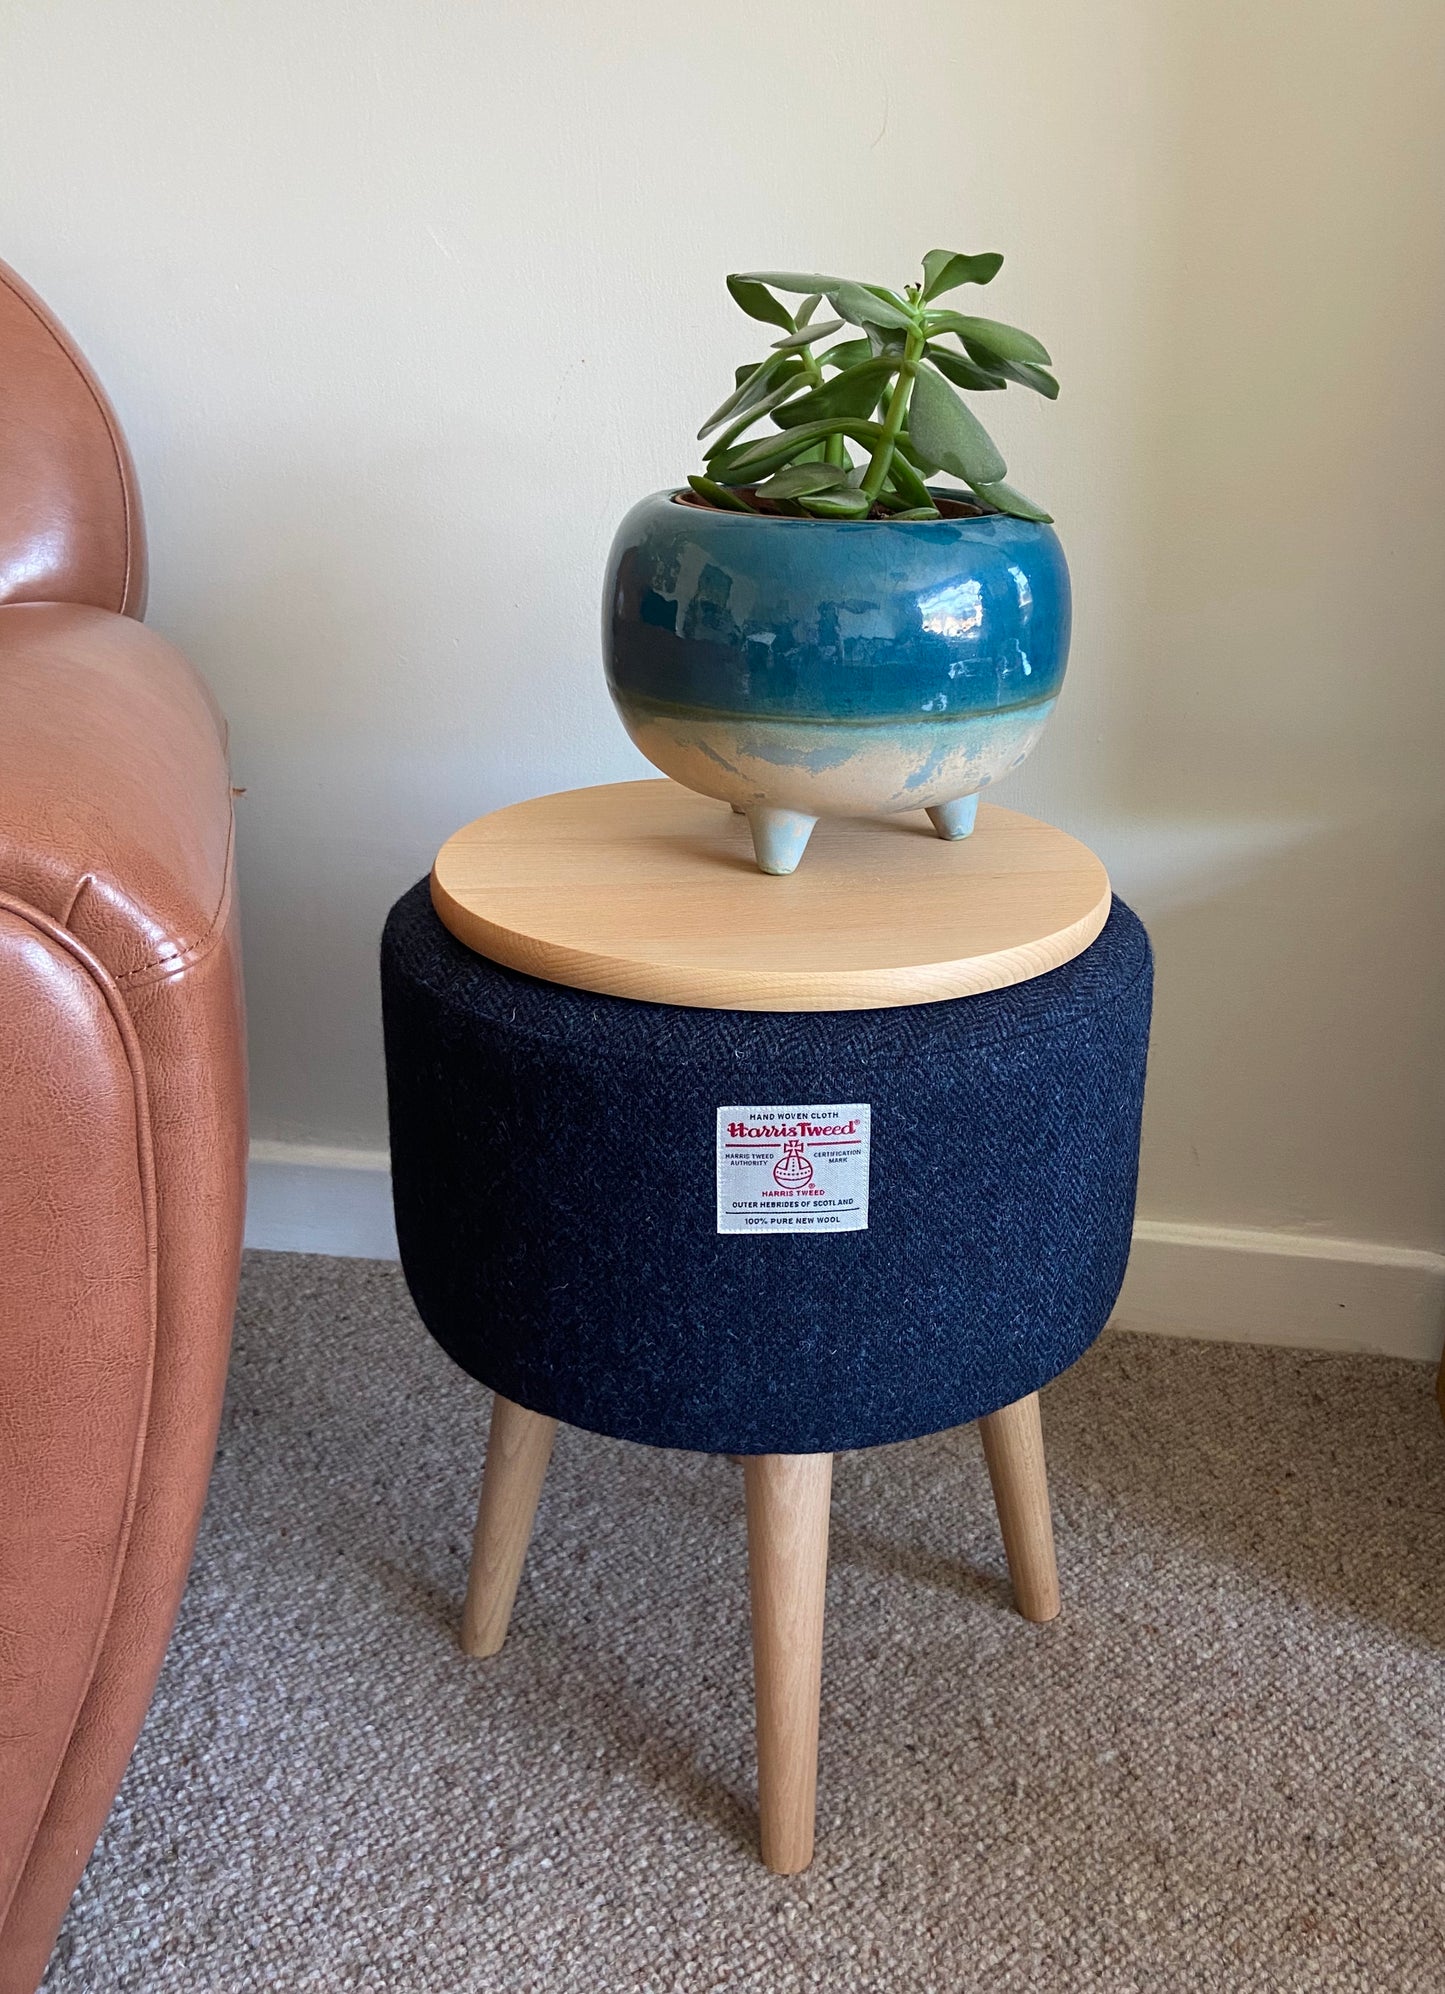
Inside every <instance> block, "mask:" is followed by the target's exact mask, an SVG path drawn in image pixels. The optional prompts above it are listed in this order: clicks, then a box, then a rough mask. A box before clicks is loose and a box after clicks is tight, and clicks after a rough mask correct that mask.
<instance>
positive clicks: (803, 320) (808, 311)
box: [793, 291, 823, 331]
mask: <svg viewBox="0 0 1445 1994" xmlns="http://www.w3.org/2000/svg"><path fill="white" fill-rule="evenodd" d="M822 302H823V294H822V292H821V291H810V292H809V293H808V295H807V297H806V298H804V300H803V302H802V304H800V305H799V307H798V309H797V311H796V312H794V314H793V323H794V325H796V326H797V327H798V329H799V330H800V331H801V330H802V328H803V327H804V326H805V325H806V324H807V323H808V320H809V319H810V318H811V317H812V316H813V314H814V312H815V311H816V310H817V309H818V307H819V305H821V304H822Z"/></svg>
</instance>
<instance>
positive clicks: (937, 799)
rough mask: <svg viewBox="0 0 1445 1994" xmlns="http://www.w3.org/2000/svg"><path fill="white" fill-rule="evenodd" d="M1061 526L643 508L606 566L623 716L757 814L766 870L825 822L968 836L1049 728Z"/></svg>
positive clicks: (996, 517)
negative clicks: (993, 788) (885, 824)
mask: <svg viewBox="0 0 1445 1994" xmlns="http://www.w3.org/2000/svg"><path fill="white" fill-rule="evenodd" d="M1069 607H1070V600H1069V572H1068V568H1067V567H1066V565H1065V562H1064V555H1063V549H1062V548H1061V547H1060V545H1059V540H1058V536H1057V534H1056V533H1055V532H1054V530H1053V528H1052V527H1050V526H1042V525H1037V524H1035V523H1034V522H1032V521H1029V520H1022V519H1011V518H1008V517H1006V516H1005V515H1003V514H1002V513H988V514H985V515H983V516H981V517H976V516H973V517H971V516H965V515H959V516H951V517H946V518H943V519H937V520H927V519H919V520H898V519H880V520H841V519H840V520H823V519H786V518H779V517H777V516H770V515H766V514H754V513H743V512H717V511H713V510H711V509H710V508H708V507H705V506H701V505H692V504H689V503H687V502H685V501H684V500H682V499H680V498H679V497H678V496H677V495H676V494H674V493H672V492H654V493H653V494H652V496H651V497H650V498H645V499H643V500H642V501H641V502H640V504H638V505H635V506H634V507H633V508H632V510H631V512H629V513H628V515H627V517H626V518H625V519H624V520H623V522H622V525H621V526H620V527H619V529H618V532H617V538H616V540H615V541H614V542H613V546H612V554H611V557H610V559H609V562H608V568H607V591H606V597H605V602H604V608H603V619H602V624H603V630H602V634H603V645H604V654H605V658H606V666H607V683H608V687H609V689H610V691H611V694H612V698H613V701H614V703H615V704H616V707H617V710H618V712H619V713H620V714H621V716H622V723H623V725H624V726H625V727H626V729H627V731H628V733H629V734H630V735H631V737H632V739H633V740H634V741H635V742H636V744H637V746H638V747H639V748H640V749H641V750H642V752H643V754H644V755H646V756H647V759H648V760H649V761H650V762H652V763H653V764H654V765H655V766H656V767H657V768H660V769H661V770H662V771H663V773H664V774H665V775H670V776H672V777H674V778H675V780H676V781H678V782H680V783H682V784H683V785H684V786H685V787H686V788H688V789H694V790H698V791H700V792H701V793H702V795H704V796H716V797H717V798H719V800H720V801H722V802H725V803H730V804H732V806H733V807H734V809H736V810H739V811H742V812H743V813H744V814H745V815H746V816H747V818H748V821H749V823H750V825H751V827H752V833H753V845H754V849H755V851H756V853H757V860H758V864H759V866H760V867H761V868H762V870H763V871H764V872H771V873H789V872H792V871H793V869H794V868H795V867H796V865H797V863H798V861H799V859H800V858H801V857H802V856H803V852H804V850H805V849H806V847H807V843H808V837H809V835H810V833H811V831H812V829H813V826H814V824H815V823H816V822H817V820H818V818H819V817H825V816H836V817H860V816H890V815H893V814H895V813H896V812H899V811H903V810H926V811H927V812H928V814H929V816H930V818H931V819H932V821H933V825H934V828H935V829H936V830H937V832H938V834H939V836H940V837H944V838H960V837H966V836H967V835H968V833H969V832H970V831H971V830H972V829H973V820H974V813H975V811H976V810H977V807H978V794H979V792H980V791H981V790H983V789H987V788H988V787H989V786H990V785H991V784H993V783H996V782H997V781H999V779H1000V778H1001V777H1002V776H1005V775H1007V774H1008V773H1009V772H1010V770H1012V769H1016V768H1017V767H1018V765H1019V763H1020V762H1021V761H1022V760H1023V759H1024V757H1025V756H1026V755H1027V754H1028V752H1029V750H1030V749H1031V748H1032V747H1033V745H1034V743H1035V742H1036V741H1037V740H1038V738H1039V736H1040V734H1041V733H1042V732H1043V729H1044V725H1045V722H1046V721H1047V720H1048V717H1049V714H1050V713H1051V712H1052V711H1053V707H1054V701H1055V700H1056V698H1057V697H1058V692H1059V687H1060V685H1061V684H1062V682H1063V677H1064V667H1065V664H1066V663H1067V660H1068V650H1069Z"/></svg>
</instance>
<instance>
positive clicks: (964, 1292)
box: [382, 882, 1152, 1872]
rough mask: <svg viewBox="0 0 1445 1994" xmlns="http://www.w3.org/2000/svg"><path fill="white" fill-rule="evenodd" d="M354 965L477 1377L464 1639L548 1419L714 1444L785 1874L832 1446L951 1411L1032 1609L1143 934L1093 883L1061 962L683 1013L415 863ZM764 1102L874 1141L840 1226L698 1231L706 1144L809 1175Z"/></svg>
mask: <svg viewBox="0 0 1445 1994" xmlns="http://www.w3.org/2000/svg"><path fill="white" fill-rule="evenodd" d="M382 982H383V997H384V1011H385V1030H386V1056H387V1073H388V1088H389V1099H390V1115H391V1144H392V1150H391V1154H392V1172H393V1184H394V1193H395V1202H396V1215H397V1230H398V1237H399V1240H400V1245H401V1253H402V1261H403V1266H404V1268H405V1272H406V1277H407V1281H408V1284H409V1286H410V1289H411V1292H412V1295H413V1297H414V1299H415V1301H416V1305H417V1308H418V1310H419V1312H420V1314H421V1317H422V1320H423V1321H424V1322H425V1324H426V1325H427V1328H428V1329H429V1330H430V1331H431V1333H432V1335H433V1336H434V1337H435V1338H436V1339H437V1341H438V1342H439V1343H440V1344H441V1345H442V1347H443V1348H444V1349H445V1350H446V1351H447V1352H448V1353H449V1354H450V1355H451V1356H452V1357H453V1358H454V1359H455V1361H456V1362H457V1363H458V1364H459V1365H461V1366H462V1368H463V1369H464V1370H466V1371H467V1372H469V1373H470V1374H471V1375H472V1376H473V1377H475V1378H477V1379H479V1380H480V1381H481V1382H482V1383H483V1384H485V1385H487V1386H489V1387H490V1388H491V1390H492V1391H493V1392H494V1393H495V1395H496V1397H495V1402H494V1406H493V1412H492V1425H491V1434H490V1439H489V1443H488V1448H487V1456H486V1466H485V1473H484V1476H483V1483H482V1493H481V1502H480V1507H479V1510H478V1515H477V1524H476V1537H475V1544H474V1549H473V1555H472V1565H471V1576H470V1581H469V1585H468V1589H467V1597H466V1606H465V1609H464V1614H463V1622H462V1643H463V1646H464V1647H465V1648H466V1649H467V1651H468V1652H469V1653H471V1654H474V1655H491V1654H495V1653H496V1651H497V1650H498V1649H499V1648H500V1647H501V1645H502V1642H503V1640H504V1639H505V1636H506V1632H507V1625H508V1621H509V1618H510V1615H511V1611H512V1605H513V1601H514V1599H515V1596H516V1592H517V1586H518V1582H519V1579H520V1575H521V1570H522V1564H523V1560H524V1558H525V1555H526V1549H527V1543H528V1539H529V1536H530V1534H531V1529H532V1522H533V1517H534V1514H535V1511H536V1507H537V1500H538V1496H539V1494H540V1491H541V1487H542V1481H543V1478H544V1476H545V1473H546V1469H547V1463H548V1459H549V1456H550V1453H551V1448H552V1439H553V1435H554V1432H555V1430H556V1426H557V1422H558V1421H559V1420H560V1421H564V1422H566V1423H568V1424H570V1425H574V1426H580V1427H584V1428H587V1429H590V1430H591V1431H594V1432H598V1433H603V1434H607V1435H610V1436H612V1437H614V1438H617V1439H622V1440H635V1441H640V1442H643V1443H645V1444H648V1445H651V1446H658V1447H680V1448H688V1449H693V1450H698V1451H702V1452H707V1453H725V1454H732V1455H737V1456H741V1457H742V1459H743V1467H744V1479H745V1489H746V1510H747V1541H748V1559H749V1570H750V1581H751V1599H752V1627H753V1655H754V1673H755V1693H756V1714H757V1742H758V1792H759V1811H760V1816H761V1835H762V1854H763V1860H764V1862H766V1863H767V1864H768V1866H769V1867H770V1868H772V1869H775V1870H778V1871H783V1872H791V1871H795V1870H800V1869H803V1868H805V1867H806V1866H807V1864H808V1862H809V1860H810V1859H811V1856H812V1849H813V1819H814V1794H815V1782H816V1766H817V1741H818V1718H819V1698H820V1681H821V1658H822V1635H823V1593H824V1581H825V1576H826V1565H827V1543H828V1505H829V1492H830V1487H831V1480H832V1457H833V1455H834V1453H836V1452H840V1451H843V1450H845V1449H855V1448H862V1447H872V1446H879V1445H883V1444H885V1443H889V1442H893V1441H900V1440H908V1439H913V1438H916V1437H919V1436H921V1435H924V1434H929V1433H935V1432H939V1431H942V1430H944V1429H946V1428H950V1427H954V1426H959V1425H963V1424H964V1423H966V1422H968V1421H971V1420H978V1421H979V1422H980V1424H981V1428H982V1434H983V1442H984V1449H985V1453H986V1455H987V1460H988V1468H989V1474H990V1477H991V1479H992V1483H993V1490H994V1496H995V1500H996V1502H997V1505H998V1512H999V1520H1000V1523H1001V1526H1002V1531H1003V1539H1004V1545H1005V1549H1006V1551H1007V1554H1008V1562H1009V1570H1010V1573H1011V1575H1012V1579H1013V1585H1014V1595H1015V1599H1016V1601H1017V1603H1018V1607H1019V1610H1020V1612H1021V1613H1023V1614H1024V1615H1025V1617H1026V1618H1028V1619H1030V1620H1040V1621H1042V1620H1049V1619H1051V1618H1052V1617H1053V1616H1054V1615H1055V1614H1056V1613H1057V1612H1058V1610H1059V1589H1058V1578H1057V1574H1056V1569H1055V1561H1054V1548H1053V1538H1052V1528H1051V1524H1050V1517H1049V1500H1048V1489H1047V1482H1046V1477H1045V1467H1044V1450H1043V1441H1042V1437H1041V1432H1040V1424H1039V1405H1038V1396H1037V1394H1038V1392H1039V1389H1040V1387H1041V1386H1043V1385H1044V1384H1046V1383H1047V1382H1048V1381H1049V1380H1050V1379H1052V1378H1054V1377H1056V1376H1057V1375H1058V1374H1059V1373H1060V1372H1061V1371H1063V1370H1065V1369H1066V1368H1067V1367H1068V1366H1069V1365H1070V1364H1072V1363H1073V1362H1074V1360H1075V1359H1076V1358H1077V1357H1079V1356H1080V1355H1081V1354H1082V1352H1083V1351H1084V1350H1085V1349H1086V1348H1087V1347H1088V1345H1089V1344H1090V1343H1091V1342H1092V1341H1093V1339H1094V1338H1095V1337H1096V1336H1097V1335H1098V1333H1099V1331H1100V1330H1101V1329H1102V1328H1103V1326H1104V1323H1105V1321H1106V1320H1107V1318H1108V1315H1109V1312H1110V1310H1111V1308H1112V1307H1113V1304H1114V1301H1115V1298H1116V1296H1117V1294H1118V1290H1119V1286H1120V1283H1121V1281H1122V1278H1123V1273H1124V1267H1125V1264H1126V1261H1127V1257H1128V1250H1129V1238H1130V1230H1131V1225H1132V1219H1133V1208H1134V1186H1135V1176H1136V1169H1137V1161H1138V1147H1139V1119H1140V1110H1141V1104H1142V1097H1143V1082H1144V1065H1145V1053H1146V1047H1147V1041H1148V1031H1149V1013H1150V999H1151V986H1152V975H1151V962H1150V954H1149V945H1148V941H1147V938H1146V937H1145V934H1144V931H1143V928H1142V927H1141V925H1140V923H1139V921H1138V920H1137V919H1136V917H1135V916H1134V915H1133V914H1132V913H1131V912H1130V911H1129V910H1128V909H1127V908H1126V907H1125V906H1124V905H1123V904H1122V903H1121V902H1119V901H1117V900H1116V901H1115V902H1114V904H1113V908H1112V912H1111V913H1110V915H1109V918H1108V920H1107V923H1106V924H1105V926H1104V928H1103V931H1102V933H1100V934H1099V936H1098V938H1097V939H1096V940H1095V941H1094V942H1093V943H1092V944H1091V945H1090V946H1089V947H1087V948H1085V949H1084V950H1083V952H1082V953H1081V954H1079V955H1077V956H1075V957H1074V958H1073V960H1071V961H1069V962H1067V963H1065V964H1064V965H1063V966H1062V967H1060V968H1057V969H1052V970H1050V971H1048V972H1047V973H1046V974H1043V975H1039V976H1035V977H1033V978H1031V979H1030V980H1028V981H1025V982H1021V983H1015V984H1013V985H1010V986H1009V987H1007V988H1004V989H1000V990H991V991H986V992H984V993H982V994H979V995H976V996H968V997H960V998H957V999H952V1000H949V1001H944V1002H938V1003H928V1004H910V1005H903V1006H897V1007H894V1008H888V1009H877V1010H850V1011H814V1012H806V1013H797V1012H779V1011H730V1010H707V1009H701V1008H691V1007H687V1006H678V1005H670V1004H657V1003H648V1002H639V1001H636V1000H633V999H629V998H624V997H613V996H604V995H600V994H597V993H595V992H590V991H586V990H580V989H574V988H571V987H568V986H565V985H560V984H555V983H548V982H541V981H538V980H537V979H535V978H532V977H530V976H526V975H523V974H521V973H519V972H518V971H516V970H512V969H508V968H504V967H502V966H501V965H499V964H498V963H495V962H492V961H489V960H488V959H486V958H485V957H483V956H481V955H478V954H476V953H474V952H473V951H472V950H471V949H469V948H467V947H465V946H464V945H463V944H462V943H461V942H459V941H457V940H456V939H455V938H454V937H453V935H452V934H451V933H449V931H448V930H447V928H446V927H444V926H443V924H442V922H441V920H440V919H439V918H438V916H437V914H436V913H435V912H434V910H433V907H432V905H431V901H430V898H429V894H428V889H427V885H426V883H425V882H422V883H421V884H420V885H418V886H417V887H415V888H413V889H412V891H411V892H410V893H408V894H406V895H405V896H404V897H403V898H402V899H401V900H400V901H399V902H398V903H397V905H396V907H395V908H394V909H393V910H392V913H391V916H390V918H389V920H388V923H387V928H386V934H385V938H384V941H383V950H382ZM783 1109H786V1110H788V1111H789V1113H790V1114H791V1115H792V1116H794V1117H795V1118H802V1119H803V1120H807V1118H808V1117H809V1116H812V1117H814V1118H815V1119H814V1120H813V1121H812V1122H810V1123H809V1124H808V1125H809V1127H811V1128H821V1129H824V1130H831V1131H833V1132H835V1133H834V1136H829V1137H826V1138H819V1141H820V1142H822V1143H823V1145H824V1147H823V1148H822V1149H820V1148H818V1147H817V1145H816V1144H814V1145H813V1146H812V1153H813V1154H815V1155H818V1156H820V1157H824V1155H825V1150H826V1142H827V1141H831V1140H834V1139H835V1138H836V1141H837V1143H838V1145H839V1148H838V1151H837V1155H838V1156H842V1155H843V1152H844V1149H845V1148H846V1147H847V1145H849V1144H850V1143H853V1142H855V1141H856V1142H860V1143H861V1142H862V1141H863V1140H864V1139H865V1138H869V1137H871V1151H870V1153H869V1155H868V1160H867V1162H866V1163H864V1164H863V1165H862V1166H861V1168H862V1169H863V1171H864V1173H865V1175H866V1179H867V1206H866V1225H862V1224H857V1223H856V1221H857V1219H858V1216H859V1214H858V1212H857V1210H856V1208H855V1209H853V1211H852V1212H851V1213H850V1212H849V1211H848V1210H847V1208H846V1201H845V1200H840V1201H838V1202H839V1205H840V1206H842V1207H843V1209H842V1210H839V1209H836V1208H824V1209H820V1210H819V1212H818V1217H819V1219H820V1220H821V1221H823V1223H822V1224H821V1225H820V1227H819V1228H818V1229H816V1230H810V1229H806V1228H805V1229H802V1230H795V1231H772V1230H762V1231H758V1232H754V1233H753V1234H752V1236H748V1230H747V1226H748V1221H747V1219H746V1217H745V1216H744V1217H743V1218H742V1219H741V1221H740V1223H741V1224H742V1227H743V1229H742V1230H741V1231H739V1232H730V1231H724V1230H721V1229H720V1226H721V1223H722V1221H721V1218H720V1205H719V1186H720V1184H721V1183H722V1182H723V1178H724V1175H725V1171H726V1167H727V1166H728V1157H727V1155H726V1153H725V1152H726V1151H727V1149H728V1144H729V1142H730V1140H732V1139H731V1138H730V1137H729V1136H728V1133H727V1132H728V1130H729V1129H730V1128H738V1129H740V1130H743V1131H744V1133H743V1134H742V1135H740V1136H738V1137H737V1138H736V1140H735V1143H734V1147H736V1148H737V1149H738V1151H739V1153H740V1154H746V1155H747V1156H748V1157H749V1158H750V1162H749V1163H748V1164H747V1165H742V1166H740V1167H744V1168H747V1167H751V1168H753V1169H755V1171H756V1181H758V1182H759V1183H761V1182H763V1181H764V1180H765V1179H768V1178H772V1180H773V1182H774V1184H775V1185H776V1186H781V1187H783V1188H785V1189H786V1188H789V1187H793V1188H798V1187H799V1186H801V1184H802V1183H803V1181H804V1171H805V1170H810V1169H811V1165H810V1164H809V1161H808V1155H809V1146H810V1142H811V1139H809V1141H805V1142H804V1143H803V1147H802V1151H801V1153H800V1152H796V1151H793V1152H790V1151H789V1149H788V1141H787V1131H788V1130H791V1129H792V1128H793V1127H794V1126H795V1122H788V1123H787V1124H786V1125H785V1124H784V1122H782V1121H780V1120H774V1121H769V1120H768V1119H767V1118H768V1116H769V1114H772V1115H774V1116H776V1115H777V1114H778V1113H779V1112H780V1111H781V1110H783ZM860 1110H862V1111H864V1112H862V1113H860V1112H859V1111H860ZM829 1113H834V1114H841V1115H842V1116H843V1119H842V1120H832V1121H829V1120H827V1119H824V1118H825V1117H826V1116H827V1115H828V1114H829ZM849 1122H852V1123H853V1124H855V1126H854V1128H853V1131H852V1134H851V1135H839V1134H836V1132H837V1131H839V1130H841V1129H844V1128H846V1127H847V1126H848V1124H849ZM749 1130H760V1131H762V1133H763V1136H764V1137H766V1138H767V1140H768V1141H770V1142H772V1147H771V1148H769V1149H768V1150H767V1153H766V1155H764V1156H763V1157H762V1159H761V1161H759V1159H758V1158H757V1157H756V1156H754V1155H753V1153H752V1152H751V1151H749V1150H747V1148H746V1145H747V1144H748V1143H749V1142H751V1141H753V1140H754V1138H753V1136H751V1135H749V1134H747V1133H746V1132H747V1131H749ZM779 1132H782V1133H779ZM774 1135H776V1136H777V1138H778V1139H777V1140H776V1141H773V1137H774ZM828 1154H831V1152H828ZM774 1157H776V1159H777V1160H776V1162H775V1163H772V1168H771V1169H770V1168H768V1167H767V1166H768V1165H769V1163H770V1162H771V1160H772V1159H773V1158H774ZM825 1160H826V1159H825ZM835 1160H836V1159H835ZM840 1167H841V1166H840ZM859 1167H860V1166H858V1165H857V1164H856V1163H855V1164H854V1165H852V1166H850V1168H851V1170H852V1174H851V1175H849V1174H848V1169H844V1170H843V1175H842V1177H840V1178H839V1179H838V1181H840V1182H848V1183H851V1184H854V1185H856V1184H857V1183H859V1182H860V1181H861V1180H860V1178H859V1175H858V1170H859ZM778 1170H781V1171H782V1173H783V1174H782V1176H781V1177H779V1176H777V1175H776V1172H777V1171H778ZM729 1181H736V1173H735V1172H734V1173H733V1176H732V1177H731V1178H730V1179H729ZM744 1181H746V1180H744ZM769 1195H770V1196H772V1195H775V1194H772V1193H770V1194H769ZM735 1202H736V1201H735ZM744 1202H746V1201H744ZM758 1203H759V1205H760V1208H761V1207H764V1206H765V1205H766V1200H765V1199H763V1198H760V1199H759V1200H758ZM835 1221H836V1223H835Z"/></svg>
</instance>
